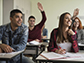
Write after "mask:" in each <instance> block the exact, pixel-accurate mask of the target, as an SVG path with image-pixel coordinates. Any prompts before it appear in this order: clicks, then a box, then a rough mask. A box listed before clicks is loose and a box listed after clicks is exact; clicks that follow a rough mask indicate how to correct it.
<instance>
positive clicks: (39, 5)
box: [37, 2, 43, 11]
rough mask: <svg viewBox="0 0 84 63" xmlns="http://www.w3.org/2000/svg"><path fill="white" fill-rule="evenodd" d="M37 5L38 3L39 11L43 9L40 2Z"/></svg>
mask: <svg viewBox="0 0 84 63" xmlns="http://www.w3.org/2000/svg"><path fill="white" fill-rule="evenodd" d="M37 5H38V9H39V10H40V11H43V6H42V4H41V3H40V2H38V3H37Z"/></svg>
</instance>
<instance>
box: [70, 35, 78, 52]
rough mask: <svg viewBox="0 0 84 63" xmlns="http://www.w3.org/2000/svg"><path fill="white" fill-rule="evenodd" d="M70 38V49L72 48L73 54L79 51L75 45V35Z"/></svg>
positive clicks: (76, 44)
mask: <svg viewBox="0 0 84 63" xmlns="http://www.w3.org/2000/svg"><path fill="white" fill-rule="evenodd" d="M71 38H72V48H73V52H75V53H76V52H78V51H79V49H78V43H77V40H76V39H77V37H76V33H75V35H72V36H71Z"/></svg>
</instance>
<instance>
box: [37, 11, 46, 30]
mask: <svg viewBox="0 0 84 63" xmlns="http://www.w3.org/2000/svg"><path fill="white" fill-rule="evenodd" d="M41 14H42V20H41V22H40V23H39V24H37V26H38V27H39V28H40V29H41V28H42V27H43V25H44V23H45V21H46V15H45V12H44V11H43V12H41Z"/></svg>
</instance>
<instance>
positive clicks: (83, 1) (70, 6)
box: [31, 0, 84, 36]
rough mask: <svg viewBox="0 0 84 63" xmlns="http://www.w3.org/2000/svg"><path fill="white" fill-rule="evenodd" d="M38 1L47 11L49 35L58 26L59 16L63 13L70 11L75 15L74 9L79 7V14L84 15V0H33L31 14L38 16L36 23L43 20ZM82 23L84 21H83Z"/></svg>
mask: <svg viewBox="0 0 84 63" xmlns="http://www.w3.org/2000/svg"><path fill="white" fill-rule="evenodd" d="M37 2H40V3H42V5H43V8H44V10H45V12H46V16H47V21H46V28H47V29H48V36H50V33H51V31H52V30H53V29H54V28H56V27H58V23H59V16H60V15H61V14H62V13H64V12H70V13H71V15H73V11H74V9H75V8H79V9H80V13H79V16H84V10H83V8H84V0H31V3H32V5H31V10H32V11H31V14H32V15H34V16H35V17H36V24H37V23H39V22H40V20H41V14H40V12H39V10H38V8H37ZM82 23H84V21H82Z"/></svg>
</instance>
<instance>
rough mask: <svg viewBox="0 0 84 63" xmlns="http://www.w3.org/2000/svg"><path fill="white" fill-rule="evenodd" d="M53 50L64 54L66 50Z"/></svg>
mask: <svg viewBox="0 0 84 63" xmlns="http://www.w3.org/2000/svg"><path fill="white" fill-rule="evenodd" d="M55 52H56V53H58V54H65V53H66V50H65V49H59V50H57V51H55Z"/></svg>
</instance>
